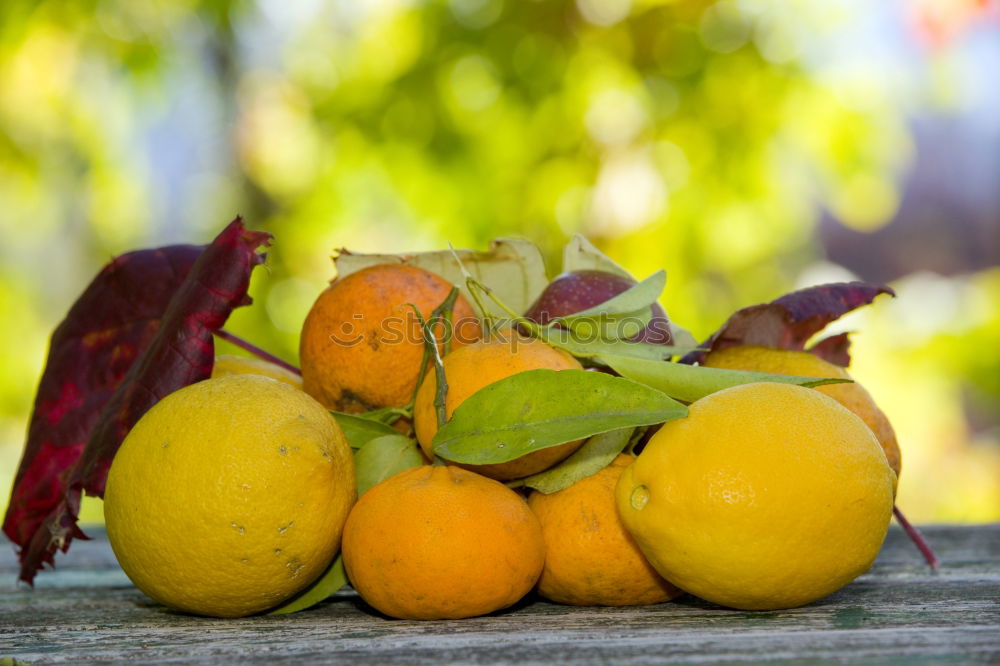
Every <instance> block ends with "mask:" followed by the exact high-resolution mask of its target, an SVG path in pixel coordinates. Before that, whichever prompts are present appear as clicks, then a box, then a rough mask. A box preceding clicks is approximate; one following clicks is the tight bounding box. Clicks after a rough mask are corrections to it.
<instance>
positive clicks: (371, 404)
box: [299, 264, 482, 413]
mask: <svg viewBox="0 0 1000 666" xmlns="http://www.w3.org/2000/svg"><path fill="white" fill-rule="evenodd" d="M451 288H452V285H451V283H450V282H448V281H447V280H445V279H444V278H442V277H441V276H439V275H436V274H435V273H431V272H430V271H427V270H424V269H422V268H417V267H415V266H407V265H403V264H384V265H378V266H370V267H368V268H365V269H363V270H360V271H358V272H357V273H351V274H350V275H348V276H347V277H344V278H342V279H338V280H334V281H333V283H331V284H330V286H329V287H327V288H326V289H325V290H324V291H323V292H322V293H321V294H320V295H319V298H317V299H316V302H315V303H314V304H313V307H312V309H311V310H310V311H309V314H308V316H307V317H306V320H305V323H304V324H303V326H302V337H301V340H300V347H299V355H300V357H301V363H302V381H303V387H304V390H305V392H306V393H308V394H309V395H311V396H313V397H314V398H316V399H317V400H318V401H319V402H321V403H322V404H324V405H326V406H327V407H328V408H330V409H336V410H339V411H342V412H349V413H360V412H366V411H369V410H372V409H378V408H380V407H403V406H405V405H407V404H409V402H410V398H411V397H412V396H413V391H414V389H416V387H417V380H418V379H419V378H420V371H421V367H420V362H421V360H422V359H423V354H424V343H423V336H422V334H421V330H420V323H419V321H418V320H417V317H416V315H415V314H414V313H413V309H412V308H411V307H410V305H409V304H411V303H412V304H413V305H415V306H416V307H417V309H418V310H419V311H420V314H421V316H423V317H424V318H427V317H429V316H430V314H431V312H432V311H433V310H434V308H436V307H437V306H439V305H440V304H441V303H442V302H443V301H444V299H445V298H447V296H448V293H449V292H450V291H451ZM435 334H436V335H437V336H438V341H439V343H440V342H442V340H441V338H442V337H443V336H444V335H450V337H451V344H452V346H453V347H454V346H460V345H462V344H466V343H468V342H471V341H474V340H478V339H479V337H480V336H481V335H482V332H481V329H480V327H479V322H478V321H477V319H476V317H475V314H474V313H473V311H472V307H471V306H470V305H469V302H468V301H467V300H466V299H465V297H464V296H461V295H459V297H458V299H457V300H456V302H455V308H454V312H453V315H452V327H451V330H450V331H448V330H445V328H444V326H443V325H440V324H439V325H438V326H437V327H436V329H435Z"/></svg>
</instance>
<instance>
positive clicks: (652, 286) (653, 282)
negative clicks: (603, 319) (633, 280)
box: [554, 271, 667, 324]
mask: <svg viewBox="0 0 1000 666" xmlns="http://www.w3.org/2000/svg"><path fill="white" fill-rule="evenodd" d="M666 284H667V273H666V271H656V272H655V273H653V274H652V275H650V276H649V277H648V278H646V279H645V280H643V281H642V282H639V283H637V284H635V285H633V286H631V287H629V288H628V289H626V290H625V291H623V292H622V293H620V294H618V295H617V296H614V297H612V298H609V299H608V300H606V301H604V302H603V303H598V304H597V305H595V306H593V307H591V308H587V309H586V310H580V311H579V312H574V313H573V314H570V315H566V316H564V317H559V318H557V319H555V320H554V322H560V323H564V324H565V323H568V322H572V321H573V320H576V319H583V318H593V317H600V316H602V315H603V316H608V315H611V316H614V315H632V314H634V313H635V312H636V310H642V309H644V308H648V307H649V306H650V305H652V304H653V303H655V302H656V299H658V298H659V297H660V294H661V293H662V292H663V288H664V287H665V286H666Z"/></svg>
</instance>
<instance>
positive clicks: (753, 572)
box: [105, 262, 900, 619]
mask: <svg viewBox="0 0 1000 666" xmlns="http://www.w3.org/2000/svg"><path fill="white" fill-rule="evenodd" d="M606 275H607V276H609V277H608V279H607V280H604V281H602V278H601V275H600V271H599V270H588V271H580V272H579V273H577V274H575V275H568V276H567V275H564V276H561V277H560V278H559V279H558V280H556V281H554V282H553V283H552V284H556V283H558V286H559V288H558V290H557V291H558V293H559V294H561V295H560V296H559V298H558V299H556V300H555V301H552V300H551V299H550V300H549V301H546V298H547V296H546V292H545V291H543V292H542V293H541V294H537V295H536V296H537V299H536V300H535V302H534V303H533V304H532V308H531V309H530V312H531V313H534V314H532V316H530V317H529V316H521V315H522V312H529V310H528V309H522V310H521V311H520V312H519V311H514V312H508V313H507V314H509V315H510V317H509V318H507V319H506V320H503V319H501V318H500V317H498V316H497V313H498V312H500V311H503V310H504V309H505V306H504V305H503V303H499V302H498V299H494V301H490V297H491V295H492V294H493V291H492V290H491V288H490V287H491V285H489V284H486V283H485V280H478V279H476V278H473V277H472V276H471V275H466V278H465V280H464V282H463V281H462V280H460V279H459V280H456V279H455V278H454V277H453V276H449V277H445V276H443V275H440V274H437V273H435V272H433V271H431V270H428V269H426V268H422V267H420V266H417V265H412V264H410V263H406V262H402V263H401V262H385V263H376V264H374V265H370V266H366V267H363V268H361V269H359V270H356V271H353V272H350V273H347V274H341V275H340V276H339V277H337V278H336V279H335V280H333V281H332V283H331V284H330V286H329V287H328V288H327V289H326V290H325V291H323V292H322V293H321V294H319V295H318V298H317V300H316V302H315V304H314V306H313V307H312V309H311V311H310V312H309V314H308V316H307V317H306V319H305V322H304V325H303V329H302V334H301V343H300V357H301V377H299V376H298V375H297V374H295V373H293V372H289V371H287V370H284V369H282V368H278V367H276V366H273V365H271V364H268V363H265V362H262V361H257V360H253V359H246V358H238V357H222V356H220V357H219V358H218V359H217V361H216V367H215V371H214V373H213V377H212V378H211V379H208V380H205V381H203V382H199V383H197V384H193V385H191V386H188V387H186V388H183V389H181V390H179V391H176V392H175V393H173V394H171V395H169V396H168V397H166V398H165V399H163V400H161V401H160V402H159V403H157V404H156V405H155V406H154V407H153V408H152V409H151V410H150V411H148V412H147V413H146V415H145V416H144V417H143V418H142V419H141V420H140V421H139V422H138V424H137V425H136V426H135V427H134V428H133V429H132V431H131V432H130V434H129V435H128V437H127V438H126V440H125V442H124V443H123V444H122V446H121V448H120V449H119V451H118V453H117V455H116V457H115V459H114V462H113V464H112V466H111V469H110V472H109V476H108V482H107V488H106V495H105V511H106V522H107V529H108V535H109V538H110V541H111V544H112V547H113V548H114V551H115V553H116V555H117V557H118V559H119V561H120V563H121V565H122V567H123V569H124V570H125V572H126V573H127V574H128V576H129V577H130V578H131V580H132V581H133V582H134V583H135V584H136V585H137V586H138V587H139V588H140V589H141V590H142V591H143V592H145V593H146V594H147V595H149V596H150V597H152V598H153V599H155V600H156V601H159V602H161V603H163V604H165V605H167V606H169V607H172V608H175V609H179V610H181V611H186V612H190V613H195V614H203V615H212V616H220V617H237V616H244V615H249V614H254V613H261V612H265V611H275V609H277V610H278V611H279V612H280V611H281V610H282V609H283V608H285V609H287V608H292V607H295V608H298V607H306V606H307V605H308V604H304V603H299V605H298V606H295V604H296V600H302V599H306V598H308V599H312V602H315V601H318V600H321V599H323V598H325V596H329V594H328V593H326V594H321V593H318V592H317V590H322V589H324V588H323V586H324V585H326V586H327V587H328V588H329V591H328V592H332V591H336V590H337V589H338V588H339V587H341V584H342V583H344V582H345V581H346V582H348V583H349V584H350V585H351V586H353V588H354V590H356V591H357V593H358V594H359V595H360V597H361V599H363V600H364V602H365V603H366V604H367V605H369V606H370V607H371V608H373V609H374V610H375V611H377V612H379V613H381V614H384V615H386V616H390V617H394V618H405V619H441V618H463V617H471V616H476V615H482V614H487V613H491V612H495V611H498V610H501V609H504V608H508V607H510V606H512V605H514V604H517V603H518V602H519V601H521V600H522V599H524V598H525V597H526V596H528V595H531V594H537V595H539V596H540V597H542V598H544V599H547V600H549V601H551V602H555V603H561V604H572V605H607V606H622V605H644V604H655V603H661V602H666V601H669V600H671V599H674V598H676V597H678V596H680V595H682V594H684V593H689V594H693V595H696V596H698V597H701V598H702V599H705V600H707V601H709V602H714V603H716V604H720V605H722V606H726V607H730V608H737V609H746V610H757V609H779V608H789V607H794V606H799V605H803V604H808V603H811V602H813V601H816V600H818V599H820V598H822V597H824V596H826V595H829V594H831V593H832V592H834V591H836V590H837V589H839V588H841V587H842V586H844V585H846V584H847V583H849V582H850V581H852V580H853V579H854V578H856V577H857V576H858V575H860V574H861V573H863V572H864V571H866V570H867V569H868V568H869V567H870V566H871V565H872V563H873V561H874V559H875V556H876V554H877V553H878V551H879V549H880V547H881V544H882V541H883V539H884V537H885V534H886V531H887V528H888V524H889V521H890V518H891V516H892V511H893V500H894V495H895V487H896V480H897V475H898V473H899V462H900V457H899V449H898V447H897V444H896V440H895V437H894V435H893V433H892V428H891V426H890V425H889V423H888V421H887V420H886V418H885V416H884V415H883V414H882V412H881V411H880V410H879V409H878V407H877V406H876V405H875V403H874V402H873V400H872V398H871V396H870V395H869V394H868V393H866V392H865V390H864V389H863V388H862V387H861V386H860V385H858V384H856V383H850V381H849V380H850V378H849V376H848V375H847V372H846V371H845V370H844V369H843V368H842V367H840V366H838V365H835V364H833V363H830V362H828V361H825V360H823V359H822V358H820V357H819V356H817V355H815V354H812V353H809V352H808V351H803V350H796V349H781V348H775V347H766V346H759V345H750V344H731V345H729V346H726V347H719V348H717V349H711V350H709V351H708V353H707V354H706V355H705V356H704V358H702V359H701V362H700V363H699V364H698V365H684V364H681V363H678V362H677V361H678V359H679V358H680V357H681V356H683V355H684V353H685V352H686V351H690V349H687V350H685V349H684V348H683V340H684V336H683V334H682V329H679V328H678V327H668V328H664V327H665V326H667V319H666V316H665V313H663V311H662V309H661V308H660V306H659V304H658V303H656V299H657V298H658V296H659V291H658V290H656V289H654V288H653V287H652V286H650V285H652V284H653V282H651V281H650V280H647V281H643V282H641V283H636V282H635V281H634V280H632V279H630V278H623V277H622V276H621V275H617V274H616V275H613V274H612V273H610V272H609V273H607V274H606ZM612 278H613V279H612ZM574 285H576V287H575V286H574ZM577 287H578V288H577ZM660 287H662V284H661V285H660ZM549 293H550V294H551V293H555V291H553V292H549ZM567 293H568V294H569V296H567V295H566V294H567ZM522 305H523V304H522ZM506 309H507V310H510V308H506ZM541 311H544V312H545V314H544V316H539V315H538V314H537V313H538V312H541ZM626 323H627V324H628V325H626ZM654 323H655V324H656V325H657V326H659V327H660V328H661V333H664V334H663V335H661V336H660V337H661V338H662V339H660V340H658V341H656V342H647V341H646V340H648V339H650V337H649V335H648V330H644V329H643V327H644V326H647V327H649V326H652V325H653V324H654ZM650 330H651V329H650ZM594 331H598V334H597V335H595V336H592V337H589V338H588V337H586V336H585V335H584V333H587V334H592V333H594ZM673 345H677V346H673ZM622 358H631V359H632V360H633V361H634V363H632V364H631V365H628V366H627V367H630V368H632V367H640V366H641V368H642V369H643V371H642V373H636V374H632V373H627V372H616V371H615V369H620V368H622V367H626V366H624V365H618V364H616V361H615V359H619V360H620V359H622ZM692 373H694V374H692ZM753 373H758V374H753ZM620 375H625V376H620ZM649 376H654V377H656V378H657V381H653V382H650V381H646V380H645V379H644V377H649ZM708 380H711V381H708ZM830 382H839V383H830ZM672 386H676V387H677V390H672V389H671V388H670V387H672ZM705 386H710V387H711V388H704V387H705ZM552 387H559V388H558V389H553V388H552ZM602 391H603V393H602ZM651 396H652V397H651ZM675 398H676V399H675ZM358 489H361V490H362V491H363V492H362V493H361V495H360V497H359V496H358ZM312 602H310V603H312Z"/></svg>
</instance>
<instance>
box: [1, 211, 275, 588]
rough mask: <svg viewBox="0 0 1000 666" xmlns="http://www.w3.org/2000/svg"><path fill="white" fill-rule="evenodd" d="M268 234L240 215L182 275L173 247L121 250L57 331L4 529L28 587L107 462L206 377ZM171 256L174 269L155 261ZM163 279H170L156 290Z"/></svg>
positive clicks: (98, 492)
mask: <svg viewBox="0 0 1000 666" xmlns="http://www.w3.org/2000/svg"><path fill="white" fill-rule="evenodd" d="M270 238H271V235H270V234H267V233H261V232H255V231H249V230H247V229H246V228H245V227H244V226H243V220H242V219H240V218H236V219H235V220H233V221H232V222H231V223H229V225H227V226H226V228H225V229H224V230H223V231H222V232H221V233H220V234H219V235H218V236H217V237H216V238H215V239H214V240H213V241H212V242H211V243H210V244H209V245H207V246H205V247H204V248H203V249H202V250H201V251H200V252H199V253H198V256H197V259H196V260H194V261H193V262H190V263H187V264H186V265H187V266H189V268H188V269H187V270H186V271H185V272H184V273H183V274H182V273H180V272H178V273H177V274H171V273H170V272H169V271H170V270H173V271H180V269H181V268H182V267H183V266H184V265H185V263H186V262H185V261H179V262H177V263H174V260H175V259H177V258H179V257H175V256H174V254H173V252H172V251H169V249H167V248H161V250H148V251H140V252H137V253H131V254H128V255H123V256H122V257H119V258H118V259H116V260H114V261H112V262H111V263H110V264H109V265H108V266H106V267H105V268H104V270H102V271H101V273H100V274H99V275H98V276H97V277H96V278H95V279H94V281H93V282H92V283H91V284H90V285H89V286H88V287H87V289H86V290H85V291H84V293H83V294H82V295H81V296H80V298H79V299H78V301H77V302H76V303H75V304H74V305H73V307H72V308H71V309H70V312H69V314H67V316H66V319H64V320H63V322H62V323H61V324H60V325H59V327H58V328H57V329H56V331H55V333H53V336H52V344H51V346H50V352H49V358H48V360H47V361H46V367H45V371H44V373H43V375H42V383H41V385H40V386H39V392H38V395H37V396H36V399H35V412H34V414H33V415H32V422H31V426H30V427H29V431H28V443H27V445H26V447H25V453H24V457H23V458H22V461H21V466H20V468H19V470H18V474H17V478H16V479H15V484H14V490H13V493H12V496H11V503H10V506H9V508H8V511H7V516H6V519H5V521H4V532H6V533H7V535H8V536H10V538H11V540H12V541H13V542H14V543H16V544H18V545H19V546H21V550H20V552H19V557H20V561H21V573H20V577H21V579H22V580H24V581H26V582H28V583H31V581H32V580H33V579H34V576H35V573H36V572H37V571H38V570H39V569H40V568H41V567H42V566H43V564H45V563H48V564H52V563H53V557H54V555H55V552H56V550H62V551H63V552H65V551H66V550H68V549H69V545H70V542H71V541H72V540H73V539H74V538H86V537H85V536H84V534H83V532H82V531H81V530H80V528H79V527H78V526H77V524H76V519H77V515H78V513H79V507H80V498H81V495H82V493H83V492H84V491H86V492H87V494H89V495H93V496H96V497H102V496H103V495H104V484H105V481H106V480H107V474H108V469H109V468H110V467H111V460H112V458H113V457H114V455H115V452H116V451H117V450H118V446H119V445H120V444H121V442H122V440H123V439H124V438H125V435H126V434H127V433H128V431H129V429H130V428H131V427H132V425H134V424H135V422H136V421H138V420H139V418H140V417H141V416H142V415H143V414H145V413H146V411H147V410H148V409H149V408H150V407H152V406H153V405H154V404H156V402H158V401H159V400H160V399H161V398H163V397H164V396H166V395H167V394H169V393H172V392H173V391H176V390H177V389H179V388H182V387H184V386H187V385H189V384H193V383H195V382H197V381H201V380H203V379H207V378H208V377H209V375H210V374H211V372H212V364H213V362H214V356H215V348H214V341H213V337H212V336H213V332H214V331H217V330H218V329H219V328H220V327H221V326H222V325H223V324H224V323H225V321H226V319H227V318H228V317H229V314H230V313H231V312H232V311H233V309H234V308H236V307H239V306H241V305H248V304H249V303H250V298H249V296H247V287H248V286H249V282H250V273H251V271H252V270H253V268H254V267H255V266H258V265H260V264H262V263H263V262H264V255H262V254H260V253H259V252H258V249H259V248H261V247H262V246H265V245H267V244H268V243H269V242H270ZM157 253H164V254H166V255H170V256H168V257H167V263H168V266H167V269H168V270H167V274H166V275H164V268H163V267H162V266H160V265H159V262H160V261H161V260H159V259H156V255H157ZM160 280H165V281H166V284H161V283H160Z"/></svg>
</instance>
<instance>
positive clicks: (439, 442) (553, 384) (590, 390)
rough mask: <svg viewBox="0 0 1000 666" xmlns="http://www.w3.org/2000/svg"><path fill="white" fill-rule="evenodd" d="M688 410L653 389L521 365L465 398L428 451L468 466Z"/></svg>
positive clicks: (666, 418)
mask: <svg viewBox="0 0 1000 666" xmlns="http://www.w3.org/2000/svg"><path fill="white" fill-rule="evenodd" d="M686 414H687V408H686V407H685V406H684V405H682V404H680V403H678V402H677V401H675V400H673V399H671V398H669V397H668V396H666V395H665V394H663V393H661V392H660V391H658V390H656V389H653V388H650V387H648V386H645V385H643V384H640V383H638V382H634V381H632V380H630V379H624V378H622V377H613V376H611V375H608V374H605V373H603V372H588V371H586V370H545V369H540V370H528V371H527V372H521V373H518V374H516V375H512V376H510V377H507V378H505V379H501V380H500V381H497V382H494V383H492V384H490V385H488V386H486V387H484V388H482V389H480V390H479V391H477V392H476V393H474V394H473V395H472V396H470V397H469V398H467V399H466V400H465V401H464V402H463V403H462V404H461V405H459V407H458V408H457V409H456V410H455V413H454V414H453V415H452V417H451V420H449V421H448V422H447V423H445V424H444V426H442V427H441V428H440V429H438V431H437V433H436V434H435V435H434V440H433V447H434V452H435V453H436V454H437V455H439V456H441V457H442V458H444V459H446V460H451V461H453V462H459V463H469V464H477V465H484V464H493V463H502V462H507V461H509V460H514V459H515V458H520V457H521V456H523V455H526V454H528V453H531V452H532V451H538V450H539V449H545V448H548V447H551V446H557V445H559V444H563V443H565V442H570V441H573V440H576V439H583V438H585V437H590V436H591V435H596V434H598V433H602V432H607V431H609V430H616V429H618V428H627V427H630V426H639V425H651V424H654V423H663V422H664V421H669V420H671V419H675V418H679V417H682V416H685V415H686Z"/></svg>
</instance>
